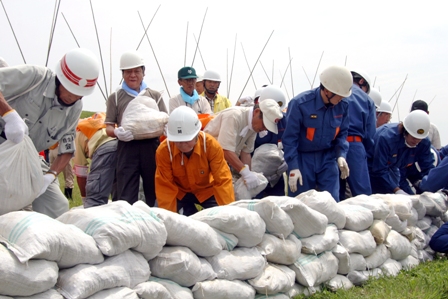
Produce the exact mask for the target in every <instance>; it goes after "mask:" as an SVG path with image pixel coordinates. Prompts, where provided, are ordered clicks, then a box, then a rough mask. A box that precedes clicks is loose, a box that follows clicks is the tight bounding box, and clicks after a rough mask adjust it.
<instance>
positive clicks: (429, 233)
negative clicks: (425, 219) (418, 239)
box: [425, 225, 439, 238]
mask: <svg viewBox="0 0 448 299" xmlns="http://www.w3.org/2000/svg"><path fill="white" fill-rule="evenodd" d="M438 229H439V228H438V227H437V226H435V225H431V226H430V227H429V228H428V229H427V230H426V231H425V233H426V235H427V236H428V237H429V238H432V235H434V234H435V233H436V232H437V230H438Z"/></svg>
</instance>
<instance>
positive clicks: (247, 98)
mask: <svg viewBox="0 0 448 299" xmlns="http://www.w3.org/2000/svg"><path fill="white" fill-rule="evenodd" d="M238 102H239V103H240V105H248V104H251V103H252V104H253V102H254V99H252V97H251V96H245V97H242V98H240V99H239V100H238Z"/></svg>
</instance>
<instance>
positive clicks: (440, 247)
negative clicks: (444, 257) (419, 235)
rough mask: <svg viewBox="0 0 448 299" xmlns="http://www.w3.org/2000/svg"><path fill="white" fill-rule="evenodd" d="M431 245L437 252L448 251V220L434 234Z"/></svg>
mask: <svg viewBox="0 0 448 299" xmlns="http://www.w3.org/2000/svg"><path fill="white" fill-rule="evenodd" d="M429 247H431V248H432V250H434V251H436V252H442V253H447V252H448V222H447V223H445V224H444V225H442V226H441V227H440V228H439V229H438V230H437V231H436V232H435V233H434V235H432V237H431V240H430V241H429Z"/></svg>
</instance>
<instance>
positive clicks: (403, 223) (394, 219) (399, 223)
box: [386, 213, 410, 233]
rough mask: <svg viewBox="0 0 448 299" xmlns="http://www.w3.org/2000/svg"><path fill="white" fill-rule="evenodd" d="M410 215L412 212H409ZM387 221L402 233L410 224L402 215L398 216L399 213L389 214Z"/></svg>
mask: <svg viewBox="0 0 448 299" xmlns="http://www.w3.org/2000/svg"><path fill="white" fill-rule="evenodd" d="M409 215H410V214H409ZM386 223H387V225H389V226H390V227H391V228H392V229H393V230H395V231H397V232H399V233H401V232H402V231H404V230H405V229H406V227H407V226H408V221H407V220H401V219H400V217H398V215H397V214H395V213H394V214H392V213H391V214H389V216H387V218H386Z"/></svg>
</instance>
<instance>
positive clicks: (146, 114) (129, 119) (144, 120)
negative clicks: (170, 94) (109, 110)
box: [121, 95, 169, 140]
mask: <svg viewBox="0 0 448 299" xmlns="http://www.w3.org/2000/svg"><path fill="white" fill-rule="evenodd" d="M157 100H159V99H152V98H150V97H148V96H143V95H138V96H137V97H135V98H134V99H133V100H132V101H130V102H129V104H128V105H127V106H126V109H125V110H124V112H123V118H122V120H121V126H122V127H123V128H124V129H125V130H126V131H131V132H132V135H133V136H134V139H135V140H139V139H150V138H156V137H160V136H162V135H163V130H164V129H165V125H166V124H167V123H168V118H169V115H168V114H167V113H166V112H163V111H159V107H158V106H157V103H156V101H157ZM162 101H163V99H162Z"/></svg>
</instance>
